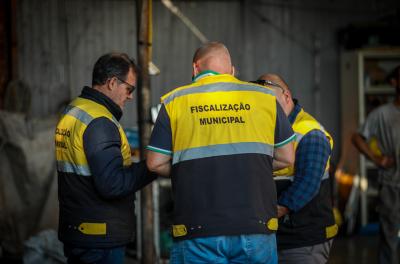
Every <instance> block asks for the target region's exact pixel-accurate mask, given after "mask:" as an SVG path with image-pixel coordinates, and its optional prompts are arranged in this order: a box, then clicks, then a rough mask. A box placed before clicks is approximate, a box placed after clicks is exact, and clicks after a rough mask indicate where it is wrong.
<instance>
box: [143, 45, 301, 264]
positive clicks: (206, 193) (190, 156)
mask: <svg viewBox="0 0 400 264" xmlns="http://www.w3.org/2000/svg"><path fill="white" fill-rule="evenodd" d="M192 66H193V75H192V76H193V83H191V84H189V85H186V86H183V87H180V88H177V89H175V90H173V91H172V92H170V93H168V94H166V95H164V96H163V97H162V98H161V101H162V107H161V109H160V113H159V115H158V117H157V120H156V123H155V126H154V129H153V132H152V136H151V140H150V144H149V146H148V147H147V148H148V154H147V165H148V167H149V170H150V171H154V172H156V173H158V174H160V175H163V176H170V177H171V178H172V189H173V196H174V203H175V207H174V217H173V218H174V219H173V226H172V231H173V232H172V233H173V237H174V244H173V247H172V251H171V263H174V264H177V263H277V254H276V238H275V233H274V232H275V231H276V229H277V224H278V223H277V222H278V221H277V218H276V214H277V212H276V206H277V205H276V191H275V185H274V183H273V179H272V169H273V167H276V168H282V167H286V166H290V165H291V164H292V163H293V159H294V152H293V145H292V144H293V143H292V141H293V140H294V137H295V135H294V133H293V130H292V129H291V127H290V124H289V122H288V120H287V118H286V116H285V114H284V112H283V111H282V109H281V107H280V106H279V103H277V101H276V97H275V95H274V94H273V92H272V91H271V90H270V89H268V88H266V87H263V86H260V85H255V84H251V83H248V82H242V81H240V80H238V79H236V78H235V77H234V76H233V75H234V68H233V66H232V64H231V57H230V54H229V52H228V49H227V48H226V47H225V46H224V45H223V44H222V43H219V42H210V43H207V44H205V45H204V46H202V47H200V48H199V49H198V50H197V51H196V53H195V54H194V58H193V65H192ZM272 157H274V160H273V159H272Z"/></svg>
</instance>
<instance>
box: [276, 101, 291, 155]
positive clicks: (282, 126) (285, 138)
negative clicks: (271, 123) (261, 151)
mask: <svg viewBox="0 0 400 264" xmlns="http://www.w3.org/2000/svg"><path fill="white" fill-rule="evenodd" d="M295 138H296V135H295V134H294V132H293V129H292V126H291V125H290V123H289V119H288V118H287V116H286V114H285V112H284V111H283V109H282V107H281V105H280V104H279V103H278V101H277V102H276V124H275V147H276V148H279V147H281V146H284V145H286V144H287V143H289V142H291V141H293V140H294V139H295Z"/></svg>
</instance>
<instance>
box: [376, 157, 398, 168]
mask: <svg viewBox="0 0 400 264" xmlns="http://www.w3.org/2000/svg"><path fill="white" fill-rule="evenodd" d="M373 162H374V163H375V164H376V165H377V166H378V167H381V168H384V169H389V168H391V167H393V166H394V165H395V161H394V158H392V157H389V156H379V157H378V156H374V159H373Z"/></svg>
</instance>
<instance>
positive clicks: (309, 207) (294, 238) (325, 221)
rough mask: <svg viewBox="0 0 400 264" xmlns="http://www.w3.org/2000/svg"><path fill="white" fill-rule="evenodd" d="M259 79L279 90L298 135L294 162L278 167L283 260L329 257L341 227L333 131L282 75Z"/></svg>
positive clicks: (314, 263) (288, 263)
mask: <svg viewBox="0 0 400 264" xmlns="http://www.w3.org/2000/svg"><path fill="white" fill-rule="evenodd" d="M256 83H259V84H262V85H267V86H268V87H272V88H273V89H274V90H275V93H276V98H277V100H278V102H279V103H280V105H281V106H282V108H283V111H285V114H286V115H287V116H288V117H289V121H290V123H291V124H292V127H293V130H294V132H295V133H296V135H297V136H296V143H295V153H296V158H295V163H294V166H288V167H286V168H285V169H281V170H277V171H274V180H275V183H276V187H277V191H278V217H279V229H278V232H277V241H278V259H279V263H285V264H298V263H302V264H320V263H321V264H322V263H326V262H327V260H328V257H329V251H330V247H331V245H332V238H333V237H334V236H335V235H336V234H337V229H338V227H337V225H336V224H335V221H334V217H333V213H332V201H331V195H332V194H331V183H330V180H329V173H328V170H329V159H330V155H331V152H332V147H333V140H332V137H331V136H330V135H329V133H328V132H327V131H326V130H325V129H324V128H323V127H322V125H320V124H319V123H318V121H317V120H315V118H313V117H312V116H311V115H310V114H308V113H307V112H305V111H304V109H303V108H302V107H301V106H300V105H299V104H298V102H297V100H295V99H293V98H292V93H291V92H290V90H289V87H288V85H287V84H286V82H285V81H284V80H283V79H282V78H281V77H280V76H278V75H276V74H264V75H262V76H261V77H260V78H259V79H258V81H256Z"/></svg>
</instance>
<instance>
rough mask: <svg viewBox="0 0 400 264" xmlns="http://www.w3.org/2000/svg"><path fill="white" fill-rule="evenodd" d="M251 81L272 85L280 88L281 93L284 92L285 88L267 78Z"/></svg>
mask: <svg viewBox="0 0 400 264" xmlns="http://www.w3.org/2000/svg"><path fill="white" fill-rule="evenodd" d="M250 82H251V83H255V84H259V85H263V86H268V85H270V86H274V87H277V88H279V89H281V90H282V93H283V92H285V90H284V89H283V88H282V87H281V86H280V85H279V84H277V83H274V82H271V81H269V80H256V81H250Z"/></svg>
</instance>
